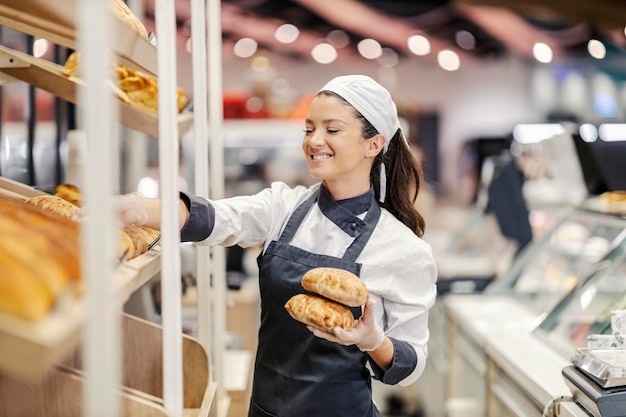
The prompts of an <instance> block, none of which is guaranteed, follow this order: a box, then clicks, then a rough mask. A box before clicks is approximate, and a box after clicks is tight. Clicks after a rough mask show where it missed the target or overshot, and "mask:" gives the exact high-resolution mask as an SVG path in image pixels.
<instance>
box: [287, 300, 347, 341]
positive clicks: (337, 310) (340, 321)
mask: <svg viewBox="0 0 626 417" xmlns="http://www.w3.org/2000/svg"><path fill="white" fill-rule="evenodd" d="M285 309H286V310H287V312H288V313H289V315H290V316H291V317H293V318H294V319H296V320H298V321H299V322H302V323H304V324H307V325H311V326H313V327H316V328H318V329H321V330H324V331H327V332H330V333H332V332H333V329H334V328H335V327H341V328H344V329H346V330H349V329H351V328H352V327H353V326H354V316H353V315H352V312H351V311H350V309H348V308H347V307H345V306H342V305H340V304H338V303H335V302H333V301H330V300H326V299H325V298H322V297H318V296H316V295H311V294H297V295H294V296H293V297H291V298H290V299H289V301H287V303H286V304H285Z"/></svg>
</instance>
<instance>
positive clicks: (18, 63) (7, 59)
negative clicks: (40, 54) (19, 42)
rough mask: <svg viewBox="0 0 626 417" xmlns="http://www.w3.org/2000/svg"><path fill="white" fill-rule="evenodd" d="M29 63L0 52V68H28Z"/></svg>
mask: <svg viewBox="0 0 626 417" xmlns="http://www.w3.org/2000/svg"><path fill="white" fill-rule="evenodd" d="M28 67H30V62H27V61H25V60H23V59H20V58H18V57H16V56H15V55H13V54H11V53H9V52H6V51H2V50H0V68H28Z"/></svg>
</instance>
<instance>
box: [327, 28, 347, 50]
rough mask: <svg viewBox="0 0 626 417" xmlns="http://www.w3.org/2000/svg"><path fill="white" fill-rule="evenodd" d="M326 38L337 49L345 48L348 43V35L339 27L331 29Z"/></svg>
mask: <svg viewBox="0 0 626 417" xmlns="http://www.w3.org/2000/svg"><path fill="white" fill-rule="evenodd" d="M326 40H327V41H328V42H329V43H330V44H331V45H332V46H334V47H335V48H337V49H341V48H345V47H346V46H348V45H349V44H350V37H349V36H348V34H347V33H346V32H344V31H343V30H341V29H335V30H331V31H330V32H329V33H328V35H327V36H326Z"/></svg>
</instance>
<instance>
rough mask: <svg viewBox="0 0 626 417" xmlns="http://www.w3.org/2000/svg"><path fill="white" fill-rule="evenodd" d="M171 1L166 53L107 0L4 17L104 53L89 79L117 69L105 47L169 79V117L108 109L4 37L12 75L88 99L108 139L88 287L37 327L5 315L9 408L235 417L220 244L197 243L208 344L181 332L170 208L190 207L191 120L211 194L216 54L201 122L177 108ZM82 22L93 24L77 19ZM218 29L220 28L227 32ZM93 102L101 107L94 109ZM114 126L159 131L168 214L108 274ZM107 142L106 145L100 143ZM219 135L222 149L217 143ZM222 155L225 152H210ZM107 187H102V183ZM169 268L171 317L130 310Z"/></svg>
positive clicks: (3, 369) (14, 186) (202, 66)
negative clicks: (141, 246)
mask: <svg viewBox="0 0 626 417" xmlns="http://www.w3.org/2000/svg"><path fill="white" fill-rule="evenodd" d="M192 3H193V7H194V10H195V13H194V20H193V22H192V25H193V27H194V32H193V33H194V36H195V37H196V39H201V38H205V37H206V26H205V25H203V23H204V21H205V20H206V16H207V13H206V11H205V7H206V0H192ZM209 3H210V7H212V8H213V10H212V12H215V11H217V13H213V14H215V16H216V17H215V18H216V19H219V7H220V2H219V1H216V2H215V1H209ZM173 5H174V0H159V1H157V2H156V14H157V27H158V29H159V32H160V39H159V47H158V48H156V47H155V46H153V45H152V44H151V43H150V42H148V41H147V40H145V39H144V38H143V37H141V36H140V35H138V34H137V33H136V32H135V31H134V30H132V29H131V28H130V27H128V26H127V25H126V24H124V23H123V22H122V21H121V20H120V19H118V18H117V17H116V16H114V15H113V14H112V13H110V11H109V9H108V7H106V3H105V2H103V3H101V4H98V5H95V4H94V3H92V1H91V0H4V1H2V3H1V4H0V25H3V26H6V27H9V28H12V29H15V30H17V31H21V32H24V33H26V34H30V35H33V36H35V37H38V38H45V39H47V40H49V41H50V42H53V43H56V44H59V45H62V46H65V47H68V48H71V49H75V50H80V48H93V49H91V50H90V51H92V53H89V54H86V55H87V56H86V59H85V61H84V62H83V65H84V68H85V71H86V74H87V77H85V79H86V81H87V82H94V83H97V82H98V80H100V81H101V82H102V84H101V85H104V82H105V78H106V75H107V74H106V70H105V69H97V68H96V66H94V62H97V61H98V60H99V59H100V58H98V53H97V52H96V51H100V50H102V51H101V52H102V53H101V54H100V55H104V52H105V51H104V50H105V49H109V50H111V52H113V54H114V55H115V56H116V60H117V61H118V62H119V63H120V64H124V65H126V66H129V67H131V68H135V69H140V70H142V71H146V72H148V73H150V74H154V75H156V74H159V114H158V116H155V115H150V114H148V113H145V112H143V111H141V110H138V109H136V108H133V107H132V106H129V105H126V104H124V103H118V104H117V105H116V106H115V108H116V109H118V110H119V111H115V112H108V111H104V112H103V111H102V105H103V103H105V104H106V103H107V100H102V97H99V98H98V97H97V96H96V95H94V91H96V90H97V89H96V88H94V87H93V85H89V84H86V83H85V82H83V81H80V80H77V79H72V78H68V77H67V76H65V74H63V67H62V66H60V65H57V64H54V63H51V62H48V61H46V60H44V59H40V58H35V57H33V56H30V55H28V54H24V53H21V52H19V51H15V50H12V49H10V48H7V47H4V46H0V72H2V73H4V74H6V75H9V76H10V77H11V78H13V79H16V80H20V81H24V82H27V83H29V84H31V85H34V86H35V87H37V88H41V89H43V90H46V91H48V92H50V93H52V94H53V95H55V96H58V97H60V98H62V99H65V100H67V101H69V102H72V103H75V104H77V105H78V106H80V107H81V108H82V109H83V110H84V112H83V113H84V114H85V119H84V122H85V130H86V132H87V139H88V144H89V145H88V146H91V147H92V148H93V147H94V146H95V145H94V143H95V144H97V145H98V146H95V148H96V149H95V150H94V149H91V150H90V152H92V153H93V152H97V154H96V155H95V156H97V157H94V158H91V160H92V164H91V166H90V167H89V169H88V172H86V173H85V174H86V175H85V176H86V186H85V194H86V201H87V204H88V205H89V206H90V207H91V209H90V217H88V218H87V219H86V223H85V224H84V225H85V230H86V233H85V234H84V236H86V239H84V241H85V244H84V245H83V253H82V256H83V261H84V263H86V264H87V265H88V266H89V267H88V268H85V269H87V270H88V272H87V273H85V272H83V275H84V276H83V280H84V281H85V283H86V285H87V288H88V289H87V292H86V294H85V296H83V297H80V298H77V299H75V300H70V301H68V303H66V304H64V306H63V308H60V309H57V310H55V311H54V312H52V313H51V314H50V315H49V316H48V317H46V318H44V319H43V320H42V321H39V322H30V323H29V322H26V321H24V320H21V319H18V318H15V317H12V316H9V315H7V314H0V410H5V411H6V412H7V413H8V414H7V415H14V414H17V415H41V416H46V415H64V416H69V417H71V416H77V417H78V416H81V415H90V411H93V410H98V412H99V413H102V412H105V414H106V415H109V416H115V415H124V416H168V417H181V416H185V417H187V416H216V415H226V412H227V407H228V401H227V400H225V399H224V398H222V397H224V396H223V395H218V387H219V381H220V379H219V377H220V376H219V375H217V376H218V378H216V375H213V373H214V372H215V371H214V370H213V364H211V363H210V362H211V358H212V357H215V356H217V357H219V354H220V353H219V351H220V349H221V345H220V344H219V341H220V340H221V337H222V336H221V334H220V333H219V321H218V326H217V331H212V332H209V330H208V329H209V328H210V327H212V326H213V325H214V324H215V323H214V322H213V321H212V317H213V315H217V319H218V320H221V319H220V315H221V316H222V318H223V314H224V313H223V312H221V313H220V311H218V310H217V309H219V308H224V307H223V306H219V305H217V306H215V305H214V306H209V305H208V299H209V295H208V291H209V290H210V289H209V288H208V277H209V274H210V273H214V274H215V276H216V278H215V280H216V281H220V277H219V272H216V271H211V267H212V265H210V264H209V253H208V252H200V251H199V257H198V259H199V260H198V268H199V272H201V273H202V275H199V276H202V277H206V282H204V283H203V284H207V285H206V286H204V285H203V286H201V287H200V288H201V290H202V295H201V296H200V297H199V301H198V307H199V310H200V311H202V315H199V316H201V317H205V318H206V319H205V321H203V322H202V323H199V331H200V335H201V338H202V340H201V341H199V340H196V339H194V338H191V337H188V336H185V335H183V334H182V329H181V312H180V303H181V297H180V295H181V294H180V293H181V291H180V285H181V283H180V254H179V251H178V250H177V248H178V245H179V243H180V237H179V234H178V229H179V226H180V225H178V224H177V221H173V220H172V219H177V216H175V215H172V214H173V213H175V211H176V210H177V207H178V203H177V200H178V183H177V178H178V145H179V142H178V140H177V138H179V137H180V136H181V135H182V134H183V133H185V131H186V130H188V129H189V128H190V127H191V126H192V124H193V126H194V134H195V137H196V138H197V149H198V154H199V155H200V156H198V159H197V160H196V169H197V172H196V184H197V187H199V188H198V189H197V193H196V194H198V195H203V196H207V197H208V194H209V190H208V178H209V175H208V173H207V171H206V169H207V167H208V166H209V163H208V162H209V161H208V160H207V159H208V154H209V153H208V146H209V143H208V133H207V122H208V120H207V117H206V106H204V108H203V106H202V105H201V103H202V100H203V99H204V95H203V94H202V93H201V92H202V91H206V90H207V87H206V82H204V85H203V79H202V78H203V77H202V75H203V74H204V73H206V71H207V68H206V67H207V64H206V55H205V54H204V51H202V48H203V47H204V48H206V43H203V42H197V44H198V45H199V46H197V45H194V54H196V55H199V57H198V58H197V59H196V57H195V56H194V74H195V75H194V87H195V91H197V92H200V93H199V94H197V95H198V96H199V98H195V97H194V108H195V109H196V111H195V114H196V115H197V117H198V119H197V120H194V117H192V115H191V113H189V112H186V111H184V112H183V113H178V109H177V108H176V105H175V103H176V101H175V99H174V98H175V97H176V77H175V75H176V74H175V60H172V56H175V49H176V47H175V45H174V42H175V22H174V13H173V9H174V8H173ZM100 8H102V10H100ZM93 13H101V14H99V16H104V17H103V18H102V19H91V18H90V16H91V17H93ZM79 19H83V20H82V21H89V22H90V23H89V24H88V25H82V26H81V25H77V24H76V22H77V21H81V20H79ZM94 20H101V21H98V22H95V21H94ZM107 22H110V25H107ZM218 23H219V20H218ZM219 30H220V32H221V28H219ZM214 35H215V34H212V36H214ZM98 37H100V38H104V40H103V39H99V38H98ZM220 39H221V33H220ZM194 44H196V42H194ZM211 59H213V60H219V63H214V64H213V77H212V80H211V85H212V86H213V87H215V86H216V85H221V73H219V72H217V70H216V68H219V65H221V49H220V50H219V51H218V52H217V55H216V54H215V52H213V55H211ZM90 60H91V61H90ZM94 68H96V70H93V69H94ZM90 71H91V72H90ZM196 76H197V77H196ZM220 91H221V90H219V89H218V90H217V92H218V93H219V92H220ZM100 94H101V92H100ZM214 94H217V93H214ZM111 95H112V94H111ZM170 98H171V100H170ZM110 99H111V100H113V98H112V97H111V98H110ZM216 100H219V101H216ZM214 101H216V102H219V103H220V106H219V107H220V109H221V94H219V97H214ZM112 107H113V106H112ZM214 107H215V106H214ZM94 108H97V109H98V112H93V113H90V110H91V109H94ZM94 113H102V115H101V114H94ZM109 113H110V114H109ZM116 122H119V123H121V124H122V125H125V126H127V127H129V128H131V129H133V130H135V131H138V132H142V133H145V134H147V135H149V136H151V137H152V138H155V139H157V140H159V162H160V168H159V173H160V184H161V197H163V209H162V217H163V219H164V222H163V224H162V228H161V230H162V239H161V241H160V244H159V245H158V246H156V247H154V248H153V249H151V250H150V251H148V252H147V253H145V254H143V255H141V256H139V257H137V258H135V259H133V260H131V261H127V262H123V263H122V264H121V265H118V266H117V267H115V268H113V267H112V268H110V270H109V268H108V264H107V262H108V261H107V260H106V259H109V258H112V256H111V257H109V256H108V255H109V254H112V248H113V246H114V245H113V235H114V233H113V230H114V227H113V219H112V218H111V214H110V213H109V212H108V209H107V207H109V205H110V201H111V194H112V193H113V187H112V181H111V179H110V178H108V179H107V178H104V180H103V178H102V177H103V176H105V177H106V176H107V175H109V174H111V176H112V175H113V173H111V172H110V171H111V166H112V163H111V162H112V160H113V158H112V155H111V152H115V150H113V151H112V150H111V149H110V145H108V144H107V143H106V142H105V141H103V138H102V137H96V136H97V135H96V134H95V133H96V132H98V133H105V134H106V132H110V131H112V130H113V129H111V126H112V125H114V124H115V123H116ZM210 122H211V135H212V137H219V135H220V131H221V113H218V114H212V115H211V119H210ZM135 139H137V138H135ZM97 140H99V141H101V142H104V144H103V143H97V142H95V141H97ZM217 143H218V145H219V141H217ZM100 145H102V146H100ZM107 146H109V148H107ZM211 146H214V144H213V143H211ZM216 153H219V152H211V154H216ZM203 158H204V160H203ZM212 162H214V161H212ZM216 162H217V163H218V165H217V167H211V169H212V171H211V175H212V178H211V180H212V182H211V184H212V186H213V188H214V189H212V190H211V197H214V198H219V197H220V195H219V193H220V187H219V182H220V178H221V181H222V182H223V173H220V171H219V170H220V169H221V167H223V165H221V166H220V165H219V160H217V161H216ZM220 174H221V176H220ZM100 186H101V188H100ZM95 189H97V190H98V192H92V191H93V190H95ZM0 190H2V191H4V194H5V196H7V195H10V196H11V198H17V199H27V198H29V197H32V196H34V195H38V194H41V192H39V191H38V190H36V189H34V188H32V187H28V186H25V185H22V184H18V183H15V182H12V181H9V180H4V179H2V178H0ZM222 190H223V186H222ZM221 192H222V193H223V191H221ZM94 218H97V219H98V220H97V221H95V220H93V219H94ZM99 258H104V261H103V262H104V263H103V265H104V267H102V268H100V270H99V271H94V268H93V266H92V265H91V264H89V263H90V262H93V261H94V260H98V259H99ZM218 259H219V257H218ZM98 262H99V261H98ZM98 262H96V263H98ZM218 266H219V262H218ZM214 269H215V268H214ZM158 272H160V273H161V280H162V286H163V291H162V293H163V294H164V298H163V299H162V307H163V309H164V311H163V325H162V326H156V325H153V324H150V323H147V322H142V321H141V320H137V319H135V318H132V317H130V316H127V315H123V314H121V313H120V310H121V307H122V305H123V304H124V302H125V301H127V300H128V298H129V297H130V295H132V294H133V292H134V291H136V290H137V289H138V288H140V287H141V286H142V285H143V284H145V283H146V282H147V281H148V280H150V279H151V278H152V277H153V276H154V275H155V274H156V273H158ZM224 282H225V277H224ZM224 285H225V284H224ZM217 291H219V288H218V289H217ZM224 291H225V289H224ZM103 294H105V296H103ZM106 294H109V296H106ZM220 298H221V299H225V296H220V295H219V293H218V294H215V295H214V299H220ZM210 307H213V308H212V309H211V308H210ZM207 313H209V314H207ZM209 316H210V317H211V322H210V323H209V322H208V320H209V319H208V318H207V317H209ZM222 327H223V326H222ZM147 342H150V343H147ZM215 350H217V351H218V352H217V353H216V352H215ZM209 354H211V355H209ZM102 357H106V358H107V360H102ZM53 388H54V389H53ZM102 407H106V408H107V410H103V408H102Z"/></svg>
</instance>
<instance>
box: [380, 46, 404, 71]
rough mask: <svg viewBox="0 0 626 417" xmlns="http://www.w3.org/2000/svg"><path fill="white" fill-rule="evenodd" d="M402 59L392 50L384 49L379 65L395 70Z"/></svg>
mask: <svg viewBox="0 0 626 417" xmlns="http://www.w3.org/2000/svg"><path fill="white" fill-rule="evenodd" d="M398 62H400V58H398V54H397V53H396V51H394V50H393V49H391V48H383V50H382V53H381V54H380V56H379V57H378V63H379V64H380V65H381V66H382V67H385V68H393V67H395V66H396V65H398Z"/></svg>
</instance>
